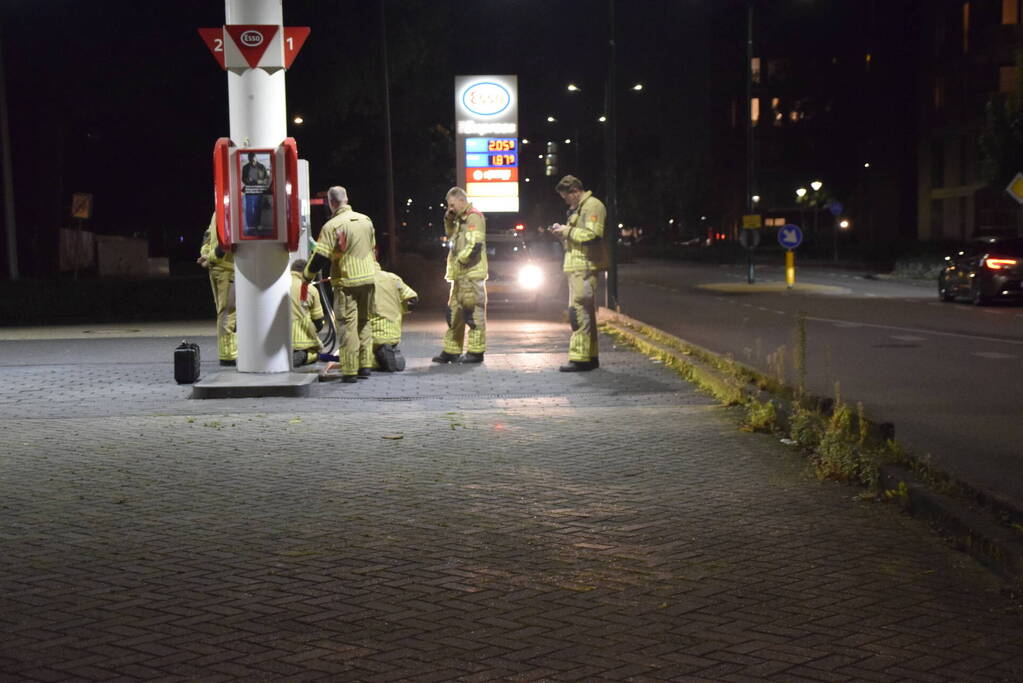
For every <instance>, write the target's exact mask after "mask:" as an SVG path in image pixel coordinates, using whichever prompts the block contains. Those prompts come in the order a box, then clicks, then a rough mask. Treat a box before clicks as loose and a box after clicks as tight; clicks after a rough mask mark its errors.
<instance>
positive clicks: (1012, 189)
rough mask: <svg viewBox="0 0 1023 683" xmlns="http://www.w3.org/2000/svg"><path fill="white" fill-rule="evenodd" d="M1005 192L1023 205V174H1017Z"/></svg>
mask: <svg viewBox="0 0 1023 683" xmlns="http://www.w3.org/2000/svg"><path fill="white" fill-rule="evenodd" d="M1005 191H1006V192H1008V193H1009V196H1010V197H1012V198H1013V199H1015V200H1016V201H1017V202H1019V203H1020V204H1023V173H1017V174H1016V177H1015V178H1013V179H1012V182H1010V183H1009V186H1008V187H1007V188H1005Z"/></svg>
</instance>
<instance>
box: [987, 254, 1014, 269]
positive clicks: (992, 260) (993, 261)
mask: <svg viewBox="0 0 1023 683" xmlns="http://www.w3.org/2000/svg"><path fill="white" fill-rule="evenodd" d="M984 265H985V266H986V267H988V268H990V269H991V270H1002V269H1003V268H1013V267H1014V266H1017V265H1019V260H1018V259H1014V258H999V257H997V256H985V257H984Z"/></svg>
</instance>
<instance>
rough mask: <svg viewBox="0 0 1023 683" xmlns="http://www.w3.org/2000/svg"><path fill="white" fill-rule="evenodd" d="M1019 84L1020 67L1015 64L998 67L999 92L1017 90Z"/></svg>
mask: <svg viewBox="0 0 1023 683" xmlns="http://www.w3.org/2000/svg"><path fill="white" fill-rule="evenodd" d="M1018 85H1019V69H1018V68H1016V67H1014V66H1003V67H999V69H998V92H1000V93H1010V92H1015V91H1016V88H1017V87H1018Z"/></svg>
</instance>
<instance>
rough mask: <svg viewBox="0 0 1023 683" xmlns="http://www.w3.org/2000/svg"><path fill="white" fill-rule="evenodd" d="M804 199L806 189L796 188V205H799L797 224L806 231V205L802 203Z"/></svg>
mask: <svg viewBox="0 0 1023 683" xmlns="http://www.w3.org/2000/svg"><path fill="white" fill-rule="evenodd" d="M805 197H806V188H805V187H799V188H796V203H797V204H799V222H800V223H801V224H802V225H800V227H801V228H803V229H804V230H805V229H806V205H805V204H804V203H803V199H804V198H805Z"/></svg>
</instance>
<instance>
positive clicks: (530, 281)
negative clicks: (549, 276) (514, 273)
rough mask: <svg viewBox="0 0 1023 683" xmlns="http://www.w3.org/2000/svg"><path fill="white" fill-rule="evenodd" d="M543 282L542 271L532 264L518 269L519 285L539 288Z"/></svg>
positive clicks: (525, 287)
mask: <svg viewBox="0 0 1023 683" xmlns="http://www.w3.org/2000/svg"><path fill="white" fill-rule="evenodd" d="M542 284H543V271H542V270H540V268H539V267H537V266H534V265H532V264H529V265H526V266H522V268H520V269H519V286H521V287H522V288H523V289H539V288H540V285H542Z"/></svg>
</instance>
